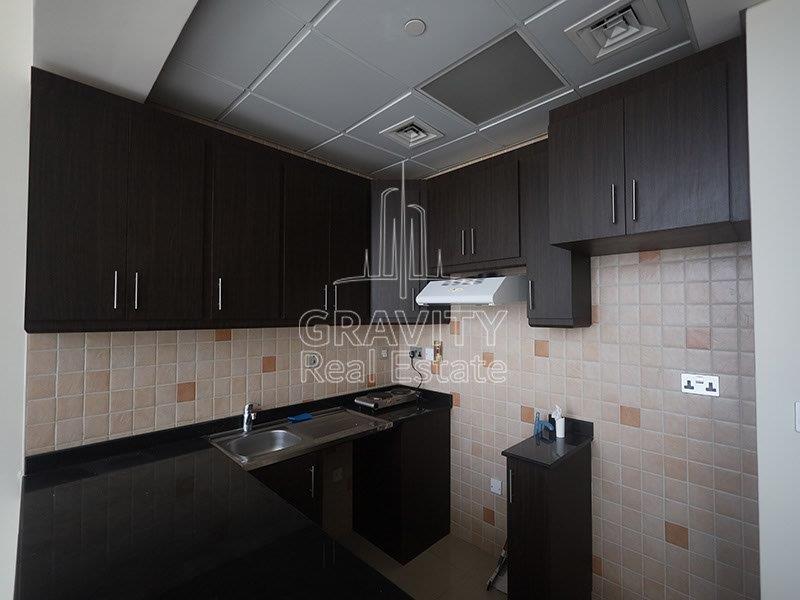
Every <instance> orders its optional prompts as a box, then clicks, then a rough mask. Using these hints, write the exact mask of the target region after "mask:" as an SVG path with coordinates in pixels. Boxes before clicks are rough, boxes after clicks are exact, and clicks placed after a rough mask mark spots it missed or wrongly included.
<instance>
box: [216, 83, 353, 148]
mask: <svg viewBox="0 0 800 600" xmlns="http://www.w3.org/2000/svg"><path fill="white" fill-rule="evenodd" d="M223 122H225V123H227V124H228V125H232V126H233V127H237V128H239V129H242V130H244V131H247V132H249V133H253V134H255V135H257V136H260V137H263V138H264V139H266V140H269V141H271V142H275V143H276V144H282V145H284V146H288V147H289V148H295V149H297V150H303V151H304V150H308V149H309V148H313V147H314V146H318V145H319V144H321V143H322V142H324V141H325V140H329V139H330V138H332V137H334V136H335V135H336V134H337V133H338V132H337V131H335V130H333V129H330V128H329V127H325V126H324V125H320V124H319V123H315V122H314V121H309V120H308V119H305V118H303V117H301V116H298V115H296V114H294V113H292V112H290V111H288V110H285V109H283V108H281V107H280V106H277V105H275V104H273V103H272V102H269V101H268V100H265V99H263V98H259V97H258V96H257V95H256V94H250V95H249V96H247V98H245V99H244V100H243V101H242V102H241V103H240V104H239V105H238V106H237V107H236V108H235V109H234V110H233V111H231V113H230V114H228V115H227V116H226V117H225V118H224V119H223Z"/></svg>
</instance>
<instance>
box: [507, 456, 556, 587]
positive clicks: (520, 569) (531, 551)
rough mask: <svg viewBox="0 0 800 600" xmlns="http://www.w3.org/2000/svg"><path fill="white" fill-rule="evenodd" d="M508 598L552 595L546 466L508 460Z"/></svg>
mask: <svg viewBox="0 0 800 600" xmlns="http://www.w3.org/2000/svg"><path fill="white" fill-rule="evenodd" d="M506 478H507V479H506V480H507V481H508V501H507V508H508V525H507V526H508V597H509V600H521V599H523V598H545V599H547V598H551V597H552V596H551V594H550V586H549V577H547V576H546V575H543V576H542V577H537V575H538V574H546V573H549V562H548V546H549V540H548V539H547V534H546V529H547V527H546V525H543V524H547V523H548V514H547V505H548V503H547V495H548V493H549V492H548V484H547V475H546V469H543V468H537V467H534V466H532V465H530V464H528V463H525V462H523V461H520V460H515V459H512V458H509V459H508V467H507V472H506Z"/></svg>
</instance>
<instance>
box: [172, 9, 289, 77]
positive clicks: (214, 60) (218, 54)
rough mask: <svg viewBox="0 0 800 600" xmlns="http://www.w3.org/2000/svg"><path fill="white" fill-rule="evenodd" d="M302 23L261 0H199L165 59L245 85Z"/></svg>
mask: <svg viewBox="0 0 800 600" xmlns="http://www.w3.org/2000/svg"><path fill="white" fill-rule="evenodd" d="M302 27H303V23H302V22H301V21H300V19H298V18H297V17H295V16H294V15H292V14H290V13H289V12H288V11H287V10H285V9H284V8H282V7H280V6H278V5H276V4H273V3H271V2H268V1H266V0H237V1H236V2H224V1H222V0H200V2H198V3H197V6H196V7H195V9H194V12H193V13H192V16H191V17H190V18H189V21H187V23H186V26H185V27H184V29H183V32H182V33H181V36H180V38H178V42H177V43H176V44H175V48H173V50H172V54H171V55H170V57H171V58H177V59H180V60H183V61H184V62H187V63H189V64H190V65H193V66H195V67H197V68H199V69H202V70H204V71H207V72H209V73H212V74H213V75H217V76H218V77H222V78H223V79H227V80H228V81H231V82H233V83H235V84H237V85H241V86H242V87H247V86H248V85H250V84H251V83H252V82H253V80H254V79H255V78H256V76H257V75H258V74H259V73H261V71H263V70H264V68H265V67H266V66H267V64H268V63H269V62H270V61H271V60H272V59H273V58H275V57H276V56H277V55H278V53H279V52H280V51H281V50H282V49H283V47H284V46H286V44H287V43H288V42H289V40H291V39H292V37H294V35H295V34H296V33H297V32H298V31H300V29H301V28H302Z"/></svg>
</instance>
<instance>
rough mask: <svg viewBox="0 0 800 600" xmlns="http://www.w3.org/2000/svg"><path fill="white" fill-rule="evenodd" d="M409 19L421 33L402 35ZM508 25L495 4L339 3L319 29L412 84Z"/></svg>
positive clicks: (445, 0) (464, 0)
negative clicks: (422, 25) (419, 25)
mask: <svg viewBox="0 0 800 600" xmlns="http://www.w3.org/2000/svg"><path fill="white" fill-rule="evenodd" d="M411 19H421V20H422V21H423V22H424V23H425V32H424V33H423V34H422V35H420V36H417V37H414V36H412V35H409V34H408V33H407V32H406V31H405V29H404V26H405V24H406V23H407V22H408V21H410V20H411ZM513 25H514V22H513V20H512V19H511V18H510V17H509V16H508V14H507V13H506V11H504V10H503V9H502V8H500V6H499V5H498V4H497V3H495V2H494V0H435V1H433V0H403V1H402V2H401V1H399V0H342V1H341V2H340V3H339V4H338V5H337V6H336V7H335V8H334V9H333V10H332V11H331V13H330V14H329V15H327V16H326V17H325V19H323V20H322V22H321V23H320V25H319V30H320V31H321V32H322V33H324V34H325V35H328V36H330V37H331V38H333V39H334V40H336V41H337V42H339V43H340V44H342V45H343V46H345V47H347V48H349V49H350V50H352V51H353V52H355V53H356V54H358V55H359V56H361V57H363V58H365V59H367V60H369V61H370V62H371V63H372V64H374V65H375V66H377V67H378V68H379V69H381V70H383V71H385V72H386V73H389V74H390V75H392V76H394V77H397V78H398V79H400V80H401V81H403V82H404V83H405V84H406V85H408V86H413V85H418V84H419V83H421V82H422V81H424V80H425V79H428V78H429V77H432V76H433V75H435V74H436V73H437V72H439V71H441V70H442V69H444V68H446V67H447V66H449V65H451V64H452V63H454V62H456V61H457V60H459V59H460V58H462V57H463V56H465V55H467V54H469V53H470V52H472V51H473V50H475V49H476V48H479V47H480V46H481V45H483V44H485V43H487V42H488V41H490V40H491V39H492V38H494V37H495V36H497V35H499V34H501V33H502V32H503V31H505V30H507V29H508V28H509V27H512V26H513Z"/></svg>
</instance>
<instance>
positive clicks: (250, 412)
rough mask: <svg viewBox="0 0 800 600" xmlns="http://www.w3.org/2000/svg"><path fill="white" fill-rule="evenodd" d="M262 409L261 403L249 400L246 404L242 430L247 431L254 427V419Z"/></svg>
mask: <svg viewBox="0 0 800 600" xmlns="http://www.w3.org/2000/svg"><path fill="white" fill-rule="evenodd" d="M260 409H261V405H260V404H253V403H252V402H248V403H247V404H245V405H244V413H243V414H242V431H244V432H245V433H247V432H249V431H250V430H251V429H253V421H255V420H256V414H257V413H258V411H259V410H260Z"/></svg>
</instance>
